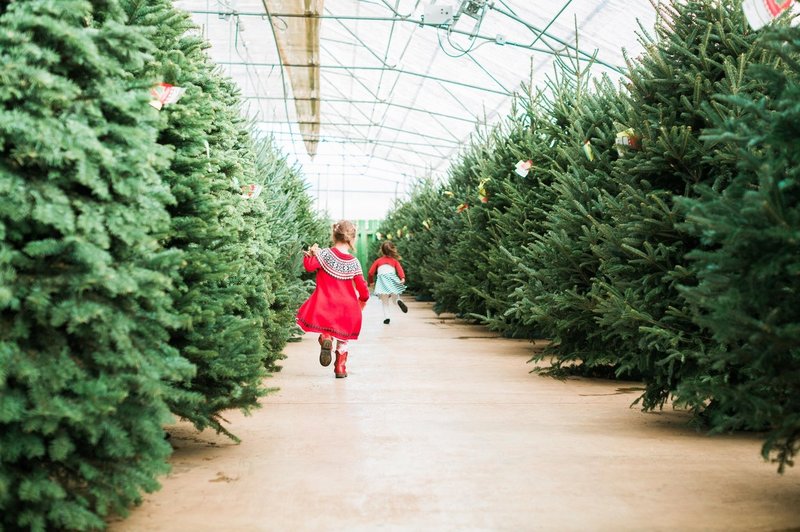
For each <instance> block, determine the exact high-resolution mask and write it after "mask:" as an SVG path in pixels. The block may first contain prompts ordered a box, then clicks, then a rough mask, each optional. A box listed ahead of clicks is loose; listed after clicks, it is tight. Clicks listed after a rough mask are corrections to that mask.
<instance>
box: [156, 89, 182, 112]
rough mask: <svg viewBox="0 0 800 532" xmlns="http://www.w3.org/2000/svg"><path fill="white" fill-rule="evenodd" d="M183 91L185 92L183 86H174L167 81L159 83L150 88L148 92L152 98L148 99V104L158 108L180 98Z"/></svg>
mask: <svg viewBox="0 0 800 532" xmlns="http://www.w3.org/2000/svg"><path fill="white" fill-rule="evenodd" d="M184 92H186V89H184V88H183V87H176V86H175V85H170V84H169V83H159V84H158V85H156V86H155V87H153V88H152V89H150V94H151V95H152V96H153V98H154V99H153V100H151V101H150V105H152V106H153V107H155V108H156V109H159V110H160V109H161V108H162V107H164V106H165V105H169V104H171V103H176V102H177V101H178V100H180V99H181V96H183V93H184Z"/></svg>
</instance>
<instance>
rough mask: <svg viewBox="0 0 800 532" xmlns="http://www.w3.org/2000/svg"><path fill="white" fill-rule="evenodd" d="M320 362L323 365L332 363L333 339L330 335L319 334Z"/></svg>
mask: <svg viewBox="0 0 800 532" xmlns="http://www.w3.org/2000/svg"><path fill="white" fill-rule="evenodd" d="M319 345H320V350H319V363H320V364H322V365H323V366H329V365H330V363H331V347H332V346H333V339H332V338H331V337H330V336H325V335H322V334H321V335H320V336H319Z"/></svg>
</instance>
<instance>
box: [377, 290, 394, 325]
mask: <svg viewBox="0 0 800 532" xmlns="http://www.w3.org/2000/svg"><path fill="white" fill-rule="evenodd" d="M378 297H379V298H380V300H381V305H382V307H383V323H389V315H390V314H391V311H392V304H393V303H394V302H393V301H392V300H391V298H392V295H391V294H380V295H378Z"/></svg>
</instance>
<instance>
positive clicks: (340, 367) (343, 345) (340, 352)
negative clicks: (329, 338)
mask: <svg viewBox="0 0 800 532" xmlns="http://www.w3.org/2000/svg"><path fill="white" fill-rule="evenodd" d="M346 363H347V340H337V342H336V362H335V363H334V365H333V374H334V375H336V378H337V379H341V378H343V377H347V367H345V364H346Z"/></svg>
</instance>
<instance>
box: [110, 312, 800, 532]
mask: <svg viewBox="0 0 800 532" xmlns="http://www.w3.org/2000/svg"><path fill="white" fill-rule="evenodd" d="M409 307H410V310H409V313H408V314H407V315H402V314H400V313H399V312H396V314H395V316H394V319H393V320H392V323H391V324H390V325H383V323H382V322H381V319H382V318H381V316H380V313H381V311H380V305H379V303H378V302H377V301H376V300H374V299H373V300H371V301H370V304H369V305H368V306H367V309H366V313H365V326H364V330H363V332H362V339H361V341H359V342H358V343H357V344H354V345H353V349H352V354H351V356H350V362H349V364H348V370H349V373H350V376H349V377H348V378H347V379H334V378H333V371H332V366H331V367H329V368H322V367H321V366H319V363H318V362H317V354H318V351H317V343H316V339H315V338H313V337H311V336H306V337H305V338H304V339H303V341H302V342H300V343H293V344H290V345H289V346H288V348H287V355H288V359H287V360H286V361H284V369H283V371H282V372H280V373H278V374H277V375H276V376H275V377H274V378H273V380H272V382H270V384H271V385H274V386H279V387H280V389H281V390H280V392H278V393H275V394H272V395H270V396H268V397H266V398H265V399H264V400H263V403H264V405H263V408H262V409H261V410H259V411H256V412H254V413H253V415H252V416H250V417H244V416H241V415H239V414H238V413H232V414H231V415H230V416H228V419H229V420H230V421H231V425H230V428H231V430H232V431H233V432H235V433H236V434H237V435H239V436H240V437H241V438H242V440H243V442H242V444H241V445H235V444H232V443H230V442H229V441H228V440H227V439H226V438H222V437H219V436H216V435H214V434H213V433H211V432H205V433H202V434H197V433H195V432H194V431H193V430H192V429H191V427H189V426H187V425H185V424H179V425H178V426H176V427H173V428H172V429H171V430H172V432H173V434H174V437H173V442H174V443H175V445H176V447H177V449H176V451H175V454H174V457H173V460H172V463H173V470H172V473H171V474H170V475H169V476H168V477H167V478H164V479H163V480H162V484H163V488H162V489H161V491H159V492H157V493H154V494H151V495H148V496H147V497H146V500H145V503H144V504H143V506H142V507H139V508H137V509H134V510H133V512H132V515H131V516H130V518H129V519H127V520H125V521H122V522H118V523H115V524H114V525H113V526H112V527H111V529H112V530H114V531H148V532H149V531H158V530H161V531H206V530H209V531H210V530H214V531H221V532H228V531H237V532H238V531H242V532H244V531H266V530H270V531H272V530H275V531H297V530H331V531H340V530H341V531H356V530H436V531H439V530H459V531H461V530H509V531H520V530H556V531H563V530H576V531H577V530H601V531H604V530H608V531H612V530H613V531H618V530H631V531H633V530H637V531H640V530H720V531H721V530H783V529H788V528H792V527H800V512H798V510H797V509H798V508H800V470H798V467H795V468H794V469H793V470H790V471H789V472H788V473H787V474H786V475H784V476H782V477H781V476H778V475H777V474H776V473H775V468H774V467H773V466H772V465H768V464H765V463H764V462H763V461H762V460H761V458H760V456H759V453H758V451H759V447H760V439H759V438H758V437H750V436H722V437H714V438H711V437H706V436H702V435H699V434H697V433H695V432H694V431H693V430H691V429H689V428H687V427H686V426H685V424H684V423H685V419H686V418H685V416H684V415H682V414H681V413H677V412H672V411H667V412H663V413H652V414H643V413H641V412H639V411H638V410H637V409H635V408H634V409H630V408H628V405H629V404H630V403H631V401H632V400H633V399H634V398H635V397H636V391H635V390H631V388H632V387H635V386H636V385H635V383H619V382H610V381H593V380H583V379H570V380H568V381H564V382H562V381H556V380H553V379H548V378H542V377H538V376H535V375H531V374H529V373H528V371H529V369H530V367H529V365H528V364H527V363H526V361H527V359H528V357H529V349H530V346H529V344H527V343H526V342H522V341H513V340H506V339H499V338H496V337H495V335H493V334H492V333H491V332H489V331H486V330H484V329H482V328H480V327H475V326H469V325H464V324H460V323H456V322H455V321H454V320H448V319H440V318H437V317H436V316H435V315H434V314H433V312H432V311H431V310H430V305H428V304H423V303H415V302H411V303H410V304H409Z"/></svg>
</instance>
